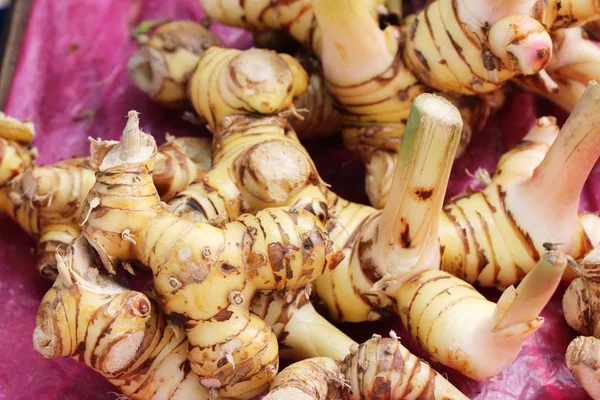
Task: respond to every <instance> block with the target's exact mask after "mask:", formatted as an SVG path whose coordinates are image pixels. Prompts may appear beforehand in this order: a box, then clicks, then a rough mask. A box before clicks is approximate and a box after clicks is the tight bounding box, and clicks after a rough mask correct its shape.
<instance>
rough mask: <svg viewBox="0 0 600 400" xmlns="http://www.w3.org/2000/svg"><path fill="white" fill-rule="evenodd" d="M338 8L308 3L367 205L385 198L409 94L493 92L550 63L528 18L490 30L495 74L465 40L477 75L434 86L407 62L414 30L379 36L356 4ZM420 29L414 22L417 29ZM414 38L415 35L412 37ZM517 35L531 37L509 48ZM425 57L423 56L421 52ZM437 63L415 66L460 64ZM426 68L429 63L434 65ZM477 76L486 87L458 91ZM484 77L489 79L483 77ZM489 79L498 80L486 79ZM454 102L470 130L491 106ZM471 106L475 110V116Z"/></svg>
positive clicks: (545, 43) (542, 38)
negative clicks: (362, 168)
mask: <svg viewBox="0 0 600 400" xmlns="http://www.w3.org/2000/svg"><path fill="white" fill-rule="evenodd" d="M341 3H342V2H341V1H340V2H339V4H338V2H336V1H327V0H323V1H320V0H318V1H314V2H313V7H314V9H315V13H316V16H317V19H318V21H319V26H320V28H321V31H322V32H323V37H322V39H323V41H322V42H323V52H322V56H321V61H322V63H323V70H324V73H325V77H326V80H327V84H328V87H329V90H330V92H331V94H332V96H333V97H334V98H335V99H336V102H337V103H338V104H339V105H340V108H341V112H342V116H343V126H344V129H343V135H344V142H345V144H346V146H348V147H349V148H351V149H353V150H354V151H356V152H358V153H359V154H360V155H361V157H362V159H363V160H364V162H365V163H366V164H367V180H366V186H367V193H368V195H369V199H370V201H371V203H372V204H373V205H374V206H375V207H377V208H381V207H383V206H384V205H385V203H386V201H387V197H388V195H389V182H391V176H392V174H393V171H394V165H395V158H396V155H397V154H398V149H399V147H400V142H401V137H402V135H403V132H404V129H405V124H406V119H407V117H408V113H409V111H410V104H411V102H412V100H413V99H414V98H415V97H416V96H418V95H419V94H422V93H424V92H429V91H431V90H432V88H431V86H432V85H433V89H436V90H442V91H450V92H453V93H454V94H455V95H456V94H479V93H486V92H492V91H494V90H496V89H498V88H499V87H500V86H501V85H502V84H503V83H504V82H505V81H506V80H508V79H510V78H512V77H513V76H515V75H516V74H518V73H521V72H526V73H536V72H538V71H539V70H541V69H542V68H543V67H544V66H545V64H546V63H547V61H548V60H549V57H550V54H551V50H552V47H551V42H550V38H549V36H548V34H547V33H545V31H543V28H542V27H541V25H540V24H539V23H538V22H537V21H535V20H533V19H531V18H529V19H528V17H522V18H521V17H520V19H519V20H518V21H516V20H513V19H510V20H503V21H500V22H498V24H497V25H496V26H495V29H494V30H493V31H491V33H493V32H496V33H494V35H492V36H490V37H489V39H490V40H491V41H493V44H494V47H493V49H494V54H495V55H493V54H492V53H491V52H490V55H493V56H494V57H496V59H497V60H498V64H497V65H496V66H495V69H493V70H492V71H487V70H486V69H485V68H484V67H483V60H482V52H483V51H482V49H483V45H484V43H479V44H477V43H478V42H475V41H471V40H470V39H465V40H466V41H467V42H468V44H469V46H475V47H476V49H474V50H472V51H471V53H470V54H471V58H472V59H469V61H470V62H471V64H473V68H475V67H474V66H475V65H478V66H479V67H478V68H479V69H480V70H482V71H479V70H476V71H475V72H471V70H470V69H469V68H466V72H467V73H468V75H466V76H462V75H461V76H462V77H463V82H462V83H461V84H459V83H457V84H456V85H454V86H456V87H437V86H435V85H434V83H435V82H434V78H435V77H437V75H432V76H433V77H429V76H425V74H423V73H419V71H415V70H413V69H414V67H413V69H411V68H410V67H412V63H411V62H410V60H409V58H408V56H407V54H409V53H410V51H409V50H410V49H409V47H410V45H409V42H411V41H415V40H417V39H418V37H420V36H421V34H420V33H419V32H418V31H414V32H413V31H412V30H409V29H404V30H399V29H398V28H397V27H395V26H389V27H388V28H386V29H385V30H384V31H381V30H380V29H379V27H378V26H377V24H376V23H375V22H374V21H373V20H372V18H371V17H370V15H369V12H368V9H367V8H366V7H365V5H364V4H363V3H362V2H361V1H360V0H352V1H351V2H343V3H344V4H343V5H342V4H341ZM432 7H433V6H432ZM432 7H430V8H432ZM338 10H339V12H338ZM413 19H414V18H413ZM422 25H423V24H418V27H421V26H422ZM511 25H512V26H514V27H515V29H514V30H513V31H511V30H510V29H512V28H510V26H511ZM542 31H543V32H542ZM491 33H490V35H491ZM509 33H510V34H509ZM456 34H457V35H458V33H456ZM414 35H419V36H418V37H416V36H415V37H411V36H414ZM517 36H518V37H521V38H525V37H526V38H530V39H531V40H530V41H528V40H529V39H527V40H523V43H522V44H520V45H516V46H515V45H510V44H509V42H510V41H511V38H515V37H517ZM530 42H531V43H530ZM486 43H487V42H486ZM488 44H490V45H491V44H492V43H488ZM415 46H418V47H419V48H421V47H422V46H424V44H421V43H420V42H419V44H415ZM465 46H466V45H465ZM510 46H513V47H510ZM441 47H442V48H444V49H446V48H448V47H449V51H452V50H453V49H454V48H453V47H452V45H449V46H445V45H444V46H441ZM423 48H425V49H428V50H430V51H431V53H435V50H434V49H437V47H436V46H435V45H434V44H432V43H429V44H427V46H426V47H423ZM465 48H466V47H465ZM538 50H539V52H540V53H541V52H544V53H545V54H546V56H545V58H544V59H543V60H542V61H538V60H537V59H534V58H535V57H533V58H532V57H530V55H531V54H537V51H538ZM508 51H511V52H512V53H510V54H513V55H515V57H516V58H515V60H517V61H518V63H517V64H516V65H513V63H512V62H511V63H510V64H509V65H505V63H506V62H504V61H503V60H505V59H507V57H508V56H507V52H508ZM425 53H426V52H425V51H423V54H425ZM475 53H477V54H475ZM419 54H420V56H419V57H418V59H419V60H420V62H422V63H425V62H427V61H425V60H426V58H424V57H425V56H423V55H422V54H421V53H419ZM426 56H431V57H436V55H435V54H429V53H427V54H426ZM511 57H512V56H511ZM444 59H445V60H446V62H445V63H439V61H440V60H441V59H439V60H437V61H436V65H435V66H431V65H429V66H428V67H423V68H422V69H425V70H430V72H431V74H433V73H436V72H437V73H439V74H442V75H443V74H444V73H443V72H438V71H437V69H438V68H440V69H442V70H444V71H445V70H447V69H448V68H450V67H452V66H453V65H454V64H457V63H460V62H462V61H460V57H457V56H454V57H452V55H451V54H449V55H447V56H446V58H444ZM365 60H368V62H366V61H365ZM511 60H512V58H511ZM503 62H504V63H503ZM428 63H429V64H433V61H431V62H428ZM517 66H519V68H518V69H517ZM509 67H510V68H509ZM476 72H477V73H478V74H479V75H481V76H482V79H483V78H485V82H487V86H485V85H483V86H485V88H481V90H479V89H478V90H472V89H469V90H467V89H464V87H465V85H467V83H466V82H467V81H471V80H475V78H474V77H473V73H476ZM492 72H493V74H492ZM488 74H489V75H490V76H489V77H486V76H487V75H488ZM494 74H495V75H499V76H491V75H494ZM446 75H448V74H446ZM450 76H452V74H450ZM446 78H447V76H445V75H444V79H445V80H444V82H447V80H446ZM479 78H480V77H478V78H477V79H479ZM453 81H456V78H454V77H452V80H450V81H448V85H450V84H451V82H453ZM482 82H483V81H482ZM425 84H427V85H429V86H426V85H425ZM461 85H462V86H461ZM463 89H464V90H463ZM455 101H456V103H457V104H459V105H461V107H460V108H461V109H463V108H464V109H465V112H464V116H465V117H466V118H468V117H469V116H472V117H474V119H473V120H469V119H466V120H465V121H466V124H465V125H466V126H468V127H469V129H470V130H473V129H474V127H471V126H472V125H477V124H478V123H479V122H480V121H479V120H477V117H481V116H485V115H486V114H487V113H488V112H489V111H485V110H489V109H490V108H493V102H492V103H487V102H477V101H472V102H469V101H467V102H463V101H462V100H460V99H459V98H456V100H455ZM461 103H462V104H461ZM478 108H481V110H482V111H477V110H478ZM472 110H475V111H472Z"/></svg>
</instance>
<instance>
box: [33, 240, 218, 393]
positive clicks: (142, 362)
mask: <svg viewBox="0 0 600 400" xmlns="http://www.w3.org/2000/svg"><path fill="white" fill-rule="evenodd" d="M57 259H58V266H59V274H58V277H57V279H56V280H55V281H54V285H53V286H52V288H51V289H50V290H49V291H48V292H47V293H46V295H45V296H44V298H43V299H42V303H41V305H40V307H39V309H38V314H37V319H36V327H35V330H34V332H33V345H34V347H35V349H36V350H37V351H38V352H39V353H40V354H42V355H43V356H44V357H46V358H56V357H72V358H74V359H76V360H78V361H80V362H82V363H84V364H85V365H87V366H89V367H91V368H93V369H94V370H96V371H98V372H100V373H101V374H102V375H103V376H104V377H106V378H107V379H108V380H109V381H110V382H111V383H112V384H114V385H115V386H116V387H117V388H119V389H120V390H121V391H122V392H123V393H124V394H125V395H126V396H128V397H129V398H132V399H139V400H148V399H155V400H159V399H164V398H170V399H181V400H183V399H191V398H197V399H208V398H209V394H210V393H209V390H208V389H206V388H204V387H203V386H202V385H200V382H199V380H198V378H197V377H196V374H194V373H193V372H191V369H190V365H189V362H188V359H187V340H186V337H185V332H184V331H183V329H182V328H180V327H178V326H177V325H173V324H170V323H168V322H167V321H166V316H165V314H164V313H163V312H162V311H160V308H159V305H158V303H157V302H155V301H153V300H151V299H150V298H148V297H147V296H145V295H144V294H142V293H139V292H136V291H133V290H129V289H126V288H124V287H122V286H120V285H119V284H117V283H116V282H115V281H113V280H111V279H109V278H108V277H105V276H103V275H100V274H99V270H98V267H100V260H99V259H98V256H97V254H95V251H94V250H93V248H91V247H90V246H89V245H88V244H87V242H86V240H85V239H84V238H83V237H81V236H80V237H79V238H77V239H76V240H75V241H74V242H73V244H72V245H70V246H69V247H68V248H67V249H66V251H65V252H64V254H63V255H57ZM75 327H77V329H75Z"/></svg>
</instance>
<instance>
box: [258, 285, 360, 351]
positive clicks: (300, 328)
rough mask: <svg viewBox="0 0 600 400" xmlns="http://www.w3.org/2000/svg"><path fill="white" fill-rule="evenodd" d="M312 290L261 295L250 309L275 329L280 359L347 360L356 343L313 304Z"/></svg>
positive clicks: (308, 287)
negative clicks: (324, 358) (325, 358)
mask: <svg viewBox="0 0 600 400" xmlns="http://www.w3.org/2000/svg"><path fill="white" fill-rule="evenodd" d="M310 288H311V287H310V285H309V286H307V287H304V288H301V289H295V290H282V291H275V292H265V293H261V292H259V293H257V294H256V295H255V296H254V298H253V299H252V304H251V307H250V310H251V311H252V312H253V313H255V314H257V315H258V316H259V317H261V318H262V319H264V320H265V322H266V323H267V324H268V325H269V326H270V327H271V329H273V332H274V333H275V336H277V338H278V340H279V355H280V357H282V358H284V359H288V360H303V359H305V358H312V357H329V358H332V359H334V360H343V359H344V357H346V356H347V355H348V354H350V348H351V347H352V346H354V345H356V342H355V341H354V340H352V339H350V338H349V337H348V336H346V335H345V334H344V333H343V332H342V331H340V330H339V329H337V328H336V327H335V326H333V325H332V324H331V323H330V322H329V321H327V320H326V319H325V318H323V317H322V316H321V315H319V313H318V312H317V311H316V310H315V308H314V307H313V305H312V303H311V302H310V291H311V290H310Z"/></svg>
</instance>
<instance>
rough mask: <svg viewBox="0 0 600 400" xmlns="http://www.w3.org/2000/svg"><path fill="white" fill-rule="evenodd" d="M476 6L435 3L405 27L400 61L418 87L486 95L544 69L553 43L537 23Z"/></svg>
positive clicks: (443, 0)
mask: <svg viewBox="0 0 600 400" xmlns="http://www.w3.org/2000/svg"><path fill="white" fill-rule="evenodd" d="M483 3H485V2H483ZM474 4H475V3H473V4H471V3H470V2H466V1H457V2H455V4H453V2H452V1H451V0H437V1H435V2H433V3H431V4H430V5H429V6H428V7H427V8H425V9H424V10H422V11H421V12H419V13H418V14H417V15H416V16H415V17H414V18H413V20H412V22H411V23H410V26H407V27H406V46H405V48H404V54H403V57H404V60H405V62H406V63H407V67H408V68H409V69H410V70H411V71H412V72H413V73H414V74H415V75H416V76H418V77H419V80H420V81H421V82H423V83H425V84H427V85H428V86H430V87H432V88H435V89H437V90H441V91H450V92H453V93H463V94H478V93H486V92H490V91H492V90H495V89H497V88H498V86H499V85H502V84H503V83H504V82H506V81H507V80H509V79H511V78H513V77H514V76H516V75H533V74H536V73H538V72H539V71H541V70H542V69H543V68H544V67H545V66H546V64H548V61H550V59H551V57H552V41H551V39H550V35H549V34H548V33H547V32H546V30H545V29H544V26H543V25H542V24H541V23H540V22H538V21H537V20H535V19H534V18H532V17H530V16H527V15H518V14H512V13H511V12H510V9H511V7H510V6H507V7H506V6H504V7H503V8H502V9H501V12H498V11H499V10H487V9H485V10H484V9H483V8H484V7H481V4H479V3H478V4H477V5H474ZM472 9H476V11H473V10H472ZM494 11H495V12H494ZM444 27H445V28H444Z"/></svg>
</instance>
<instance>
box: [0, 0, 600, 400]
mask: <svg viewBox="0 0 600 400" xmlns="http://www.w3.org/2000/svg"><path fill="white" fill-rule="evenodd" d="M202 17H203V13H202V10H201V9H200V7H199V6H198V5H197V2H196V1H195V0H177V1H162V0H60V1H54V0H36V1H34V5H33V10H32V13H31V19H30V22H29V25H28V28H27V32H26V37H25V41H24V44H23V49H22V53H21V57H20V60H19V63H18V68H17V72H16V76H15V78H14V83H13V86H12V89H11V93H10V97H9V101H8V103H7V106H6V109H5V111H6V112H7V113H8V114H10V115H12V116H15V117H18V118H23V119H28V120H31V121H33V122H34V123H35V124H36V129H37V132H38V135H37V137H36V141H35V145H36V146H37V147H38V148H39V151H40V157H39V159H38V162H39V163H40V164H47V163H52V162H55V161H58V160H59V159H61V158H64V157H67V156H73V155H84V154H86V153H87V151H88V141H87V138H88V137H89V136H92V137H101V138H105V139H116V138H118V136H119V135H120V132H121V131H122V129H123V126H124V123H125V116H126V114H127V111H128V110H130V109H136V110H138V111H140V112H141V121H142V128H143V129H144V130H145V131H146V132H149V133H152V134H153V135H154V136H155V137H156V138H157V140H158V141H159V142H162V141H163V140H164V135H165V132H169V133H172V134H175V135H184V134H200V133H203V131H202V129H200V128H198V127H194V126H192V125H190V124H189V123H187V122H186V121H184V120H183V119H182V118H181V115H180V113H179V112H177V111H173V110H166V109H164V108H162V107H161V106H159V105H157V104H153V103H152V102H151V101H149V100H148V99H147V98H146V97H145V96H144V95H143V94H142V93H140V92H139V91H137V90H136V89H135V88H134V87H133V85H132V84H131V82H130V81H129V80H128V77H127V75H126V72H125V68H124V66H125V61H126V59H127V57H128V56H129V55H130V54H131V53H132V51H133V49H134V47H135V44H134V42H133V40H132V38H131V36H130V32H131V30H132V29H133V28H134V27H135V26H137V24H138V23H139V22H141V21H144V20H149V19H159V18H173V19H194V20H199V19H201V18H202ZM212 29H214V30H215V31H217V32H218V33H219V34H220V35H221V37H222V38H223V39H224V40H225V42H226V43H227V44H228V45H232V46H233V45H235V46H240V47H245V46H248V45H249V43H250V37H249V36H248V34H246V33H244V32H243V31H240V30H235V29H228V28H223V27H221V26H215V25H213V27H212ZM549 112H550V113H554V114H555V113H556V112H557V110H555V109H553V108H552V107H549V106H548V105H547V104H546V103H542V102H540V101H539V100H537V99H534V98H533V97H532V96H530V95H528V94H524V93H514V94H512V95H511V99H510V101H509V102H508V104H507V106H506V107H505V108H504V109H503V110H502V111H501V112H500V113H499V114H498V115H497V116H495V117H494V118H492V120H491V121H490V123H489V124H488V126H487V128H486V129H485V130H484V131H483V132H480V133H479V134H478V135H477V136H476V137H475V138H474V140H473V143H472V144H471V146H470V148H469V151H468V153H467V155H466V156H465V157H463V158H462V159H460V160H459V161H458V162H457V163H456V164H455V166H454V171H453V174H452V183H451V185H450V189H449V190H450V193H449V196H452V195H454V194H457V193H460V192H462V191H464V190H465V189H466V188H467V187H468V186H469V185H474V184H475V182H474V181H473V180H472V179H471V178H470V177H469V175H468V174H467V172H466V171H467V170H468V171H471V172H474V171H475V170H476V169H477V168H478V167H484V168H488V169H490V170H493V168H494V165H495V162H496V160H497V159H498V156H499V155H500V154H501V153H502V152H503V151H504V150H505V149H506V148H507V147H510V146H512V145H514V144H515V142H516V141H517V140H518V139H519V138H520V137H522V136H523V135H524V134H525V132H526V131H527V129H528V128H529V126H530V125H531V123H532V122H533V118H534V117H535V116H541V115H544V114H545V113H549ZM563 119H564V115H563ZM307 147H308V148H309V150H310V151H311V154H312V155H313V156H314V158H315V161H316V163H317V165H318V167H319V168H320V171H321V173H322V176H323V178H324V179H325V180H326V181H327V182H329V183H331V184H332V185H333V187H334V189H335V190H337V191H338V192H340V194H342V195H343V196H345V197H347V198H350V199H352V200H356V201H366V196H365V195H364V191H363V182H364V181H363V178H362V174H363V172H364V171H363V168H362V166H361V164H360V162H359V161H358V160H357V159H356V158H355V157H353V156H352V155H350V154H349V153H348V152H347V151H345V150H343V149H342V148H341V144H340V141H339V139H334V140H328V141H325V142H323V143H314V142H313V143H307ZM599 173H600V172H599V171H598V170H596V171H595V172H594V174H593V176H592V177H591V179H590V182H589V183H588V186H587V188H586V191H585V193H584V196H583V199H582V207H584V208H586V209H590V210H598V201H599V196H600V187H598V185H599V184H600V176H599ZM32 246H33V243H32V241H31V240H30V239H29V238H28V237H27V236H26V235H25V234H24V233H22V232H21V231H20V229H19V228H18V226H17V225H16V224H14V223H13V222H11V221H10V220H9V219H8V218H6V217H5V216H0V293H2V301H3V307H2V308H0V327H1V328H0V329H1V332H2V334H1V335H0V354H2V362H0V398H1V399H11V400H17V399H32V398H36V399H110V398H116V396H117V395H116V391H115V389H114V388H112V387H111V385H109V384H108V382H106V381H105V380H104V379H103V378H102V377H101V376H99V375H98V374H96V373H95V372H93V371H91V370H89V369H87V368H86V367H84V366H83V365H79V364H78V363H77V362H75V361H74V360H70V359H56V360H45V359H43V358H42V357H41V356H40V355H39V354H38V353H36V352H35V350H34V349H33V346H32V340H31V336H32V332H33V327H34V324H35V313H36V310H37V307H38V304H39V301H40V299H41V298H42V296H43V294H44V292H45V291H46V290H47V289H48V287H49V285H48V283H47V282H44V281H42V280H41V279H40V278H39V277H38V276H37V273H36V272H35V270H34V259H33V257H32V256H31V252H30V249H31V248H32ZM561 294H562V292H561V293H557V296H556V297H555V299H554V300H553V301H552V303H551V304H550V305H549V306H548V307H547V309H546V310H545V311H544V314H543V315H544V317H545V318H546V323H545V324H544V326H543V327H542V328H541V330H540V331H539V332H538V333H536V334H535V335H534V336H533V337H532V338H530V339H529V340H528V341H527V342H526V343H525V345H524V347H523V351H522V353H521V355H520V356H519V358H518V360H517V361H516V362H515V363H514V364H513V365H512V366H511V367H509V368H508V369H507V370H505V372H504V373H502V374H501V375H500V376H498V377H496V378H494V379H493V380H492V381H491V382H486V383H477V382H473V381H471V380H467V379H465V378H463V377H461V376H459V375H458V374H456V373H453V372H450V371H446V370H444V369H442V368H440V367H439V365H435V364H434V365H435V366H436V368H438V369H439V370H441V371H443V372H447V373H448V375H449V377H450V379H451V380H452V381H453V382H454V383H455V384H456V385H458V387H459V388H460V389H461V390H463V391H464V392H465V393H466V394H467V395H468V396H469V397H470V398H473V399H486V400H494V399H515V400H516V399H519V400H542V399H544V400H547V399H567V398H568V399H573V400H577V399H586V398H587V397H586V395H585V393H584V392H583V390H582V389H581V388H580V387H579V386H578V385H577V383H576V382H574V380H573V379H572V378H571V376H570V374H569V373H568V371H567V369H566V367H565V366H564V351H565V349H566V346H567V344H568V343H569V341H570V340H571V339H572V338H573V337H574V332H573V331H572V330H570V329H569V328H568V327H567V325H566V323H565V322H564V318H563V315H562V310H561V307H560V297H561ZM490 296H491V298H496V297H497V293H491V294H490ZM343 328H344V330H346V331H347V332H348V333H349V334H351V335H352V336H354V337H355V338H356V339H357V340H365V339H367V338H368V337H369V336H370V335H371V334H372V333H374V332H377V333H380V334H387V333H388V332H389V330H390V329H394V330H395V331H397V332H398V333H399V334H400V335H401V336H402V337H403V338H404V339H403V342H404V344H405V345H406V346H408V347H409V348H410V349H411V350H413V351H414V352H415V353H417V354H419V355H421V356H423V353H422V352H420V351H419V349H418V347H417V346H416V345H415V344H414V343H412V342H411V341H410V339H409V338H408V336H407V335H406V333H405V332H404V330H403V329H402V328H401V324H400V322H399V320H397V319H390V320H387V321H385V322H382V323H378V324H358V325H344V326H343Z"/></svg>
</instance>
